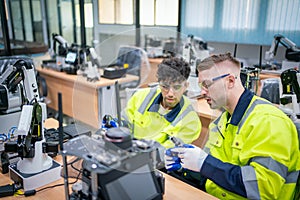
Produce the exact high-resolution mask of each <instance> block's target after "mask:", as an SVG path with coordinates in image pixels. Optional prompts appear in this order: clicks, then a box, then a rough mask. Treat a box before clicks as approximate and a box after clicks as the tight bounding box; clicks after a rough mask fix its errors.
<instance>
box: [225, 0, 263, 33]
mask: <svg viewBox="0 0 300 200" xmlns="http://www.w3.org/2000/svg"><path fill="white" fill-rule="evenodd" d="M258 6H259V0H242V1H241V0H224V5H223V15H222V28H223V29H241V30H243V29H255V28H257V21H258V14H259V13H258Z"/></svg>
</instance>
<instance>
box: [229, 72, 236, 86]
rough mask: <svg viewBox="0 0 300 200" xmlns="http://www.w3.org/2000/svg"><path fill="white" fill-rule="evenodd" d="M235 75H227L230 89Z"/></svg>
mask: <svg viewBox="0 0 300 200" xmlns="http://www.w3.org/2000/svg"><path fill="white" fill-rule="evenodd" d="M235 81H236V77H235V76H234V75H229V77H228V87H229V88H230V89H231V88H233V87H234V84H235Z"/></svg>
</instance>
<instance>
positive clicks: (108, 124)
mask: <svg viewBox="0 0 300 200" xmlns="http://www.w3.org/2000/svg"><path fill="white" fill-rule="evenodd" d="M112 127H119V125H118V120H117V119H115V118H113V117H112V116H111V115H104V117H103V119H102V128H103V129H108V128H112Z"/></svg>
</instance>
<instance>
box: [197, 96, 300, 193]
mask: <svg viewBox="0 0 300 200" xmlns="http://www.w3.org/2000/svg"><path fill="white" fill-rule="evenodd" d="M209 128H210V133H209V140H208V142H207V143H206V146H205V148H204V150H205V151H206V152H208V153H209V155H208V157H207V158H206V160H205V161H204V164H203V166H202V168H201V170H200V174H201V175H203V176H205V177H206V178H207V181H206V184H205V189H206V191H207V192H208V193H210V194H212V195H214V196H216V197H218V198H220V199H245V198H248V199H292V198H293V195H294V190H295V185H296V181H297V177H298V174H299V169H300V155H299V141H298V134H297V130H296V127H295V125H294V123H293V122H292V121H291V120H290V119H289V118H288V117H287V116H286V115H285V114H284V113H283V112H282V111H281V110H279V109H278V108H276V107H275V106H274V105H272V104H271V103H270V102H268V101H266V100H265V99H262V98H260V97H257V96H255V95H253V94H252V93H251V92H250V91H248V90H245V92H244V93H243V95H242V97H241V98H240V100H239V102H238V106H237V107H236V109H235V110H234V113H233V115H232V116H230V114H229V113H228V112H227V111H225V112H223V113H222V114H221V116H220V117H219V118H217V119H216V120H215V121H214V122H213V123H211V124H210V127H209Z"/></svg>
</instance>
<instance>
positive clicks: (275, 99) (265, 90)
mask: <svg viewBox="0 0 300 200" xmlns="http://www.w3.org/2000/svg"><path fill="white" fill-rule="evenodd" d="M280 84H281V83H280V79H279V78H267V79H263V80H261V93H260V96H261V97H263V98H265V99H267V100H268V101H270V102H271V103H275V104H279V101H280V94H279V85H280Z"/></svg>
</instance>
